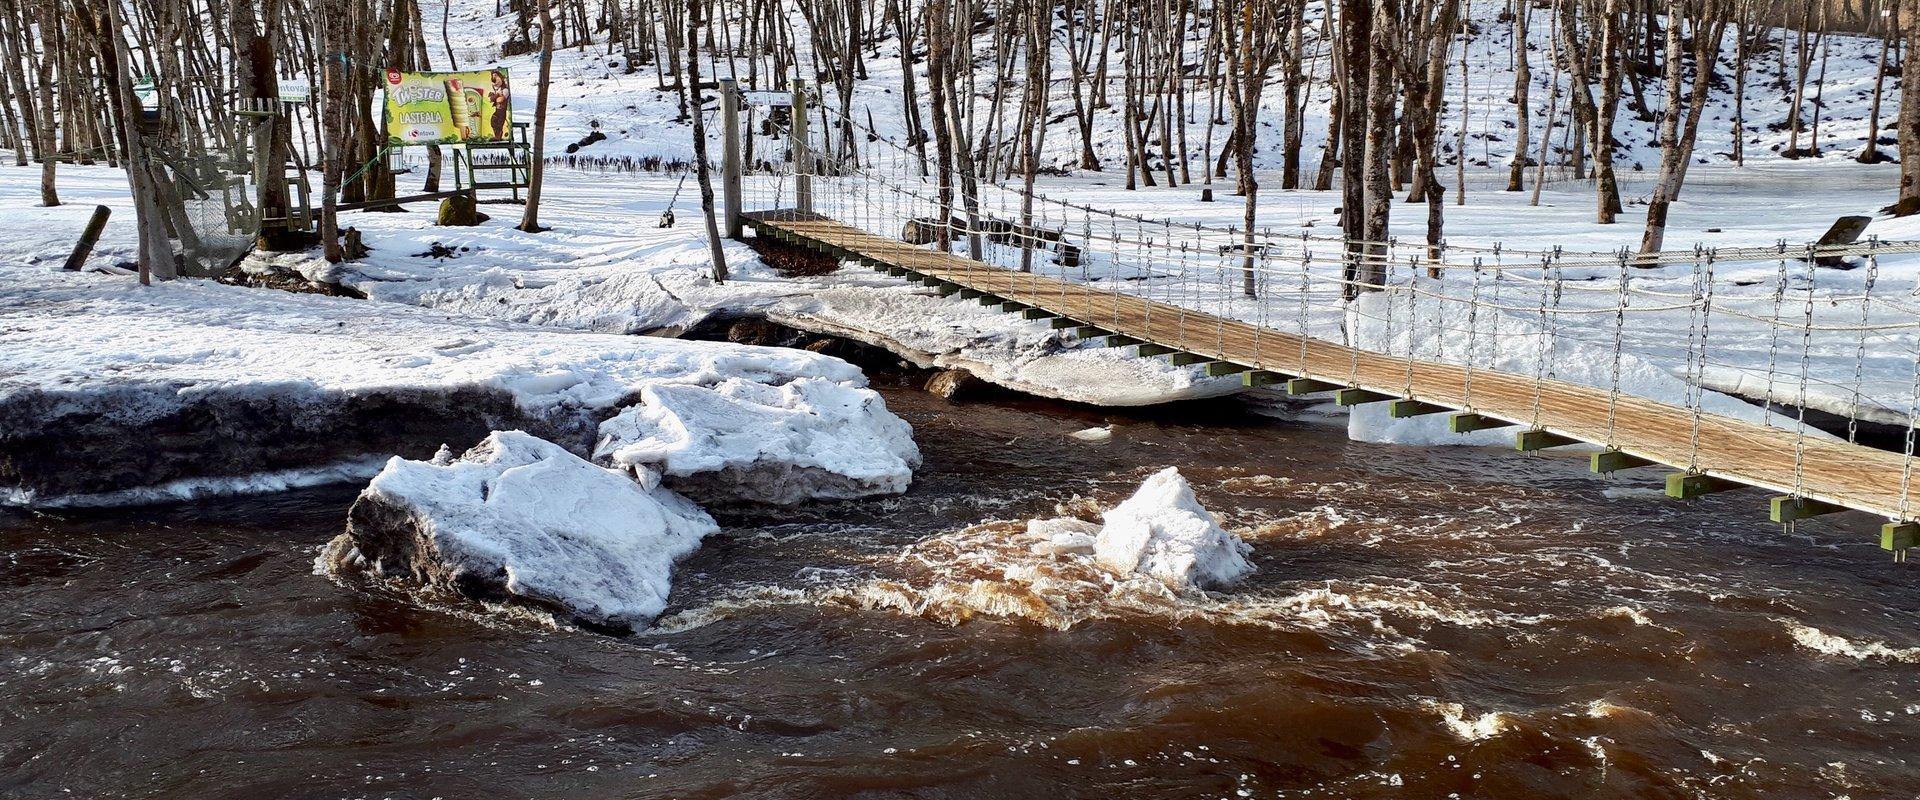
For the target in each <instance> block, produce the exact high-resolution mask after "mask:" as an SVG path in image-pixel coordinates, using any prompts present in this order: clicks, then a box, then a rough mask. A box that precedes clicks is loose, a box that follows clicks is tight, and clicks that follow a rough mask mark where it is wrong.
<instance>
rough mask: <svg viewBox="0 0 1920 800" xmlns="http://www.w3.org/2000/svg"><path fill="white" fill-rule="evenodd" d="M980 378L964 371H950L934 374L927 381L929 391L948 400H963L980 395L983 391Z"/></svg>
mask: <svg viewBox="0 0 1920 800" xmlns="http://www.w3.org/2000/svg"><path fill="white" fill-rule="evenodd" d="M981 386H982V384H981V382H980V379H979V378H976V377H973V373H971V372H968V371H966V370H964V369H949V370H944V371H941V372H936V373H934V375H933V377H931V378H928V379H927V387H926V388H927V391H928V392H929V393H931V394H935V395H939V396H940V397H944V398H946V399H948V400H963V399H966V398H967V397H969V396H972V395H975V394H978V393H979V391H980V389H981Z"/></svg>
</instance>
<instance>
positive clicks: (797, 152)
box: [788, 78, 813, 214]
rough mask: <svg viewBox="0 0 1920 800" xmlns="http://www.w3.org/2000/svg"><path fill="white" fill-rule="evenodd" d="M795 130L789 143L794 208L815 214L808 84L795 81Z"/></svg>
mask: <svg viewBox="0 0 1920 800" xmlns="http://www.w3.org/2000/svg"><path fill="white" fill-rule="evenodd" d="M792 111H793V114H792V119H793V130H792V133H790V134H789V141H788V144H790V145H791V146H792V148H793V208H794V210H795V211H798V212H800V213H802V214H811V213H813V148H812V147H810V146H808V144H807V82H806V81H803V80H801V79H799V78H795V79H793V109H792Z"/></svg>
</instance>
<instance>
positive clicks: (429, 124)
mask: <svg viewBox="0 0 1920 800" xmlns="http://www.w3.org/2000/svg"><path fill="white" fill-rule="evenodd" d="M386 89H387V103H386V112H387V143H388V144H389V145H392V146H394V147H405V146H408V145H425V144H460V143H463V142H499V141H506V140H507V139H508V138H509V137H510V136H511V134H512V132H513V92H512V90H511V89H510V88H509V85H508V82H507V70H506V69H505V68H504V67H495V68H493V69H485V70H474V71H470V72H402V71H400V70H397V69H390V70H387V80H386Z"/></svg>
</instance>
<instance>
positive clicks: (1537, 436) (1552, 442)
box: [1513, 429, 1580, 453]
mask: <svg viewBox="0 0 1920 800" xmlns="http://www.w3.org/2000/svg"><path fill="white" fill-rule="evenodd" d="M1579 443H1580V440H1579V439H1575V438H1573V437H1571V436H1561V435H1560V434H1557V433H1553V432H1551V431H1543V430H1538V429H1535V430H1530V431H1521V432H1519V433H1516V434H1514V435H1513V449H1515V450H1518V451H1520V452H1522V453H1531V452H1533V451H1535V450H1545V449H1547V448H1549V447H1565V446H1567V445H1570V444H1579Z"/></svg>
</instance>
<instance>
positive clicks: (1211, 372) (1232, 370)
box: [1207, 361, 1272, 385]
mask: <svg viewBox="0 0 1920 800" xmlns="http://www.w3.org/2000/svg"><path fill="white" fill-rule="evenodd" d="M1247 369H1248V367H1247V366H1246V365H1245V364H1235V363H1233V362H1231V361H1210V362H1207V375H1208V376H1210V377H1215V378H1218V377H1220V376H1223V375H1235V374H1238V373H1242V372H1247ZM1247 374H1248V375H1252V374H1253V373H1250V372H1249V373H1247ZM1268 374H1272V373H1268ZM1248 385H1252V384H1248Z"/></svg>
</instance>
